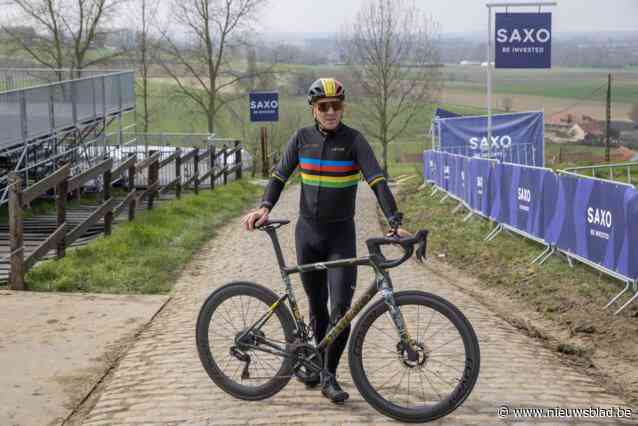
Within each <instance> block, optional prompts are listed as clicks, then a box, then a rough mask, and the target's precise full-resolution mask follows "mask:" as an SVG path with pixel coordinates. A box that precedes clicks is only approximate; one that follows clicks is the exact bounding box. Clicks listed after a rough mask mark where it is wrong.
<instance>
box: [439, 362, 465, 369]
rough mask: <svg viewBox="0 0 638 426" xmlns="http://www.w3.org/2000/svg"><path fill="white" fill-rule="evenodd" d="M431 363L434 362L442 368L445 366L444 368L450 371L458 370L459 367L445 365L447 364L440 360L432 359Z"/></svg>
mask: <svg viewBox="0 0 638 426" xmlns="http://www.w3.org/2000/svg"><path fill="white" fill-rule="evenodd" d="M432 361H433V362H436V363H438V364H443V365H444V366H446V367H448V368H450V369H452V370H458V368H459V366H458V365H456V366H453V365H450V364H447V363H445V362H443V361H441V360H439V359H434V360H432ZM463 368H465V367H464V366H463ZM463 368H462V369H463Z"/></svg>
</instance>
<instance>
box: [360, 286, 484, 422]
mask: <svg viewBox="0 0 638 426" xmlns="http://www.w3.org/2000/svg"><path fill="white" fill-rule="evenodd" d="M394 299H395V303H396V304H397V305H398V306H400V307H401V306H403V307H404V308H403V309H402V313H403V311H404V310H406V309H405V306H406V305H417V306H423V307H424V308H428V309H430V310H434V311H436V312H438V313H439V314H441V315H443V316H444V317H445V318H447V319H448V320H449V321H450V322H451V323H452V324H453V325H454V327H455V328H456V331H457V332H458V333H459V334H460V336H461V339H462V342H463V343H462V345H463V348H464V351H465V359H464V368H463V372H462V377H461V378H459V380H458V384H457V385H456V386H455V388H454V390H453V391H452V392H451V393H450V394H449V395H447V397H445V398H444V399H442V400H441V401H440V402H438V403H436V404H433V405H425V406H423V407H422V408H410V407H409V397H408V407H402V406H400V405H397V404H395V403H393V402H392V401H388V400H387V399H385V398H384V397H383V396H382V395H381V394H380V393H379V392H377V390H376V389H375V388H374V387H373V386H372V385H371V383H370V381H369V380H368V377H367V374H366V371H365V370H364V366H363V358H362V352H363V351H362V348H363V345H364V342H365V338H366V334H367V333H368V331H369V330H370V329H371V327H372V325H373V323H374V322H375V320H377V319H378V318H379V317H380V316H381V315H383V314H384V313H385V312H388V307H387V305H386V304H385V302H384V300H379V301H377V302H376V303H375V304H374V305H372V306H370V308H368V309H367V310H366V311H365V312H364V314H363V315H362V316H361V319H360V320H359V321H358V322H357V324H356V325H355V327H354V330H353V332H352V337H351V340H350V346H349V351H348V360H349V364H350V372H351V374H352V379H353V381H354V383H355V385H356V386H357V389H358V390H359V392H360V393H361V395H362V396H363V398H364V399H365V400H366V401H367V402H368V403H369V404H370V405H371V406H372V407H373V408H374V409H376V410H377V411H379V412H380V413H382V414H384V415H386V416H389V417H392V418H394V419H396V420H400V421H403V422H408V423H423V422H429V421H432V420H436V419H438V418H441V417H443V416H446V415H448V414H450V413H451V412H452V411H454V410H455V409H456V408H458V407H459V406H460V405H461V404H462V403H463V401H465V399H466V398H467V397H468V396H469V395H470V393H471V392H472V389H473V388H474V385H475V384H476V381H477V379H478V376H479V369H480V349H479V343H478V338H477V337H476V333H475V332H474V329H473V328H472V325H471V324H470V322H469V321H468V320H467V318H466V317H465V316H464V315H463V313H462V312H461V311H460V310H459V309H458V308H456V307H455V306H454V305H453V304H452V303H450V302H448V301H446V300H445V299H443V298H441V297H439V296H436V295H433V294H431V293H426V292H421V291H403V292H397V293H395V294H394ZM432 315H434V312H432ZM417 322H419V321H418V320H417ZM406 323H407V327H408V331H410V332H414V328H413V326H414V324H412V327H411V325H410V321H408V320H407V319H406ZM412 337H413V338H414V336H412ZM396 340H397V341H399V338H398V335H397V336H396ZM388 358H389V359H390V363H393V361H392V357H388ZM397 359H399V358H397ZM401 380H403V379H401ZM408 380H409V379H408ZM419 380H421V379H420V378H419ZM400 384H401V383H399V385H397V386H400ZM430 384H432V383H430ZM408 386H409V382H408ZM382 387H383V386H382ZM408 391H409V387H408Z"/></svg>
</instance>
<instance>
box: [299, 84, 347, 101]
mask: <svg viewBox="0 0 638 426" xmlns="http://www.w3.org/2000/svg"><path fill="white" fill-rule="evenodd" d="M321 98H339V100H341V101H343V100H345V99H346V89H344V88H343V84H341V82H340V81H339V80H336V79H334V78H320V79H317V80H315V82H314V83H312V84H311V85H310V89H308V103H309V104H310V105H312V104H314V103H315V102H317V100H318V99H321Z"/></svg>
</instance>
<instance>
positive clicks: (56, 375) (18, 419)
mask: <svg viewBox="0 0 638 426" xmlns="http://www.w3.org/2000/svg"><path fill="white" fill-rule="evenodd" d="M167 299H168V297H167V296H114V295H100V294H64V293H32V292H14V291H8V290H0V322H1V323H2V330H1V331H0V366H2V367H0V368H1V369H2V374H0V425H6V426H14V425H19V426H31V425H53V424H55V425H59V424H60V423H62V421H63V420H64V419H65V418H67V416H69V414H70V413H71V412H72V411H73V409H74V408H75V407H76V406H77V405H78V404H79V403H80V402H81V401H82V399H83V398H84V397H85V396H86V395H87V394H88V393H89V392H90V391H91V389H92V388H93V386H94V385H95V384H96V383H97V382H98V381H99V380H100V379H101V378H102V377H103V376H104V374H105V373H106V372H107V370H108V369H109V368H110V366H111V365H112V364H113V361H114V358H115V357H117V356H118V355H119V354H120V353H121V352H122V348H123V347H125V346H126V345H127V344H128V343H129V341H130V340H131V338H132V337H133V336H134V334H135V332H136V331H137V330H138V329H140V327H142V326H143V325H145V324H146V323H148V321H149V320H150V319H151V318H152V316H153V315H154V314H155V313H156V312H157V311H158V309H159V308H160V307H161V306H162V305H163V303H164V302H165V301H166V300H167Z"/></svg>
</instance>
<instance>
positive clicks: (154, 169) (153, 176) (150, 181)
mask: <svg viewBox="0 0 638 426" xmlns="http://www.w3.org/2000/svg"><path fill="white" fill-rule="evenodd" d="M156 152H157V151H149V152H148V155H149V157H152V156H153V155H155V153H156ZM158 174H159V160H158V161H154V162H152V163H151V164H150V165H149V166H148V178H147V179H146V182H147V189H148V188H150V187H151V186H152V185H154V184H155V182H157V177H158ZM156 192H157V191H150V192H149V193H148V209H149V210H153V198H155V194H156Z"/></svg>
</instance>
